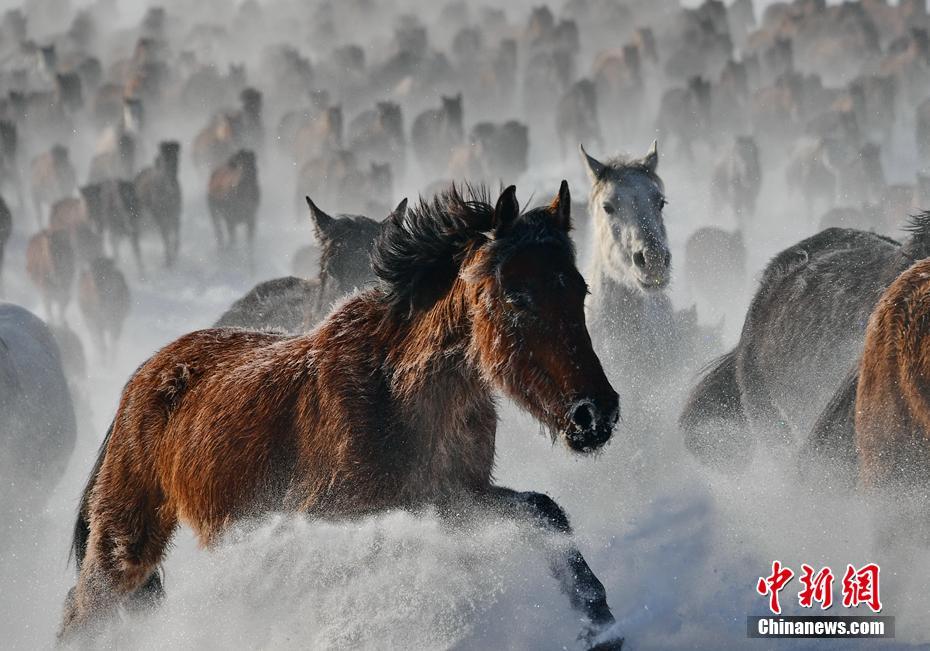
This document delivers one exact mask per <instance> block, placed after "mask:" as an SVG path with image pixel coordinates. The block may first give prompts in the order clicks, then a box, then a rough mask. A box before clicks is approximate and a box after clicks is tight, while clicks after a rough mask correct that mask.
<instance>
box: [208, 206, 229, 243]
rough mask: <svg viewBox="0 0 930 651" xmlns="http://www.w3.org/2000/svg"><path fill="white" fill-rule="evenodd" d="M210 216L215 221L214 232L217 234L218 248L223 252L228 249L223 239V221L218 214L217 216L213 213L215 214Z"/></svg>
mask: <svg viewBox="0 0 930 651" xmlns="http://www.w3.org/2000/svg"><path fill="white" fill-rule="evenodd" d="M210 216H211V218H212V220H213V232H214V233H215V234H216V247H217V248H218V249H219V250H220V251H222V250H223V249H225V248H226V244H225V242H224V239H223V223H222V222H223V220H222V218H220V216H219V215H218V214H216V212H213V214H212V215H210Z"/></svg>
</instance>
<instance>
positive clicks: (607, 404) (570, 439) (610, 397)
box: [564, 391, 620, 453]
mask: <svg viewBox="0 0 930 651" xmlns="http://www.w3.org/2000/svg"><path fill="white" fill-rule="evenodd" d="M619 418H620V397H619V396H618V395H617V393H616V392H615V391H610V393H609V394H606V395H604V396H603V397H600V398H596V399H591V398H581V399H579V400H576V401H575V402H574V403H572V405H571V407H570V408H569V411H568V426H567V427H566V429H565V432H564V435H565V442H566V443H567V444H568V447H569V448H571V449H572V450H574V451H575V452H581V453H588V452H594V451H595V450H597V449H598V448H600V447H601V446H603V445H604V444H605V443H607V441H609V440H610V436H611V434H613V431H614V426H615V425H616V424H617V420H618V419H619Z"/></svg>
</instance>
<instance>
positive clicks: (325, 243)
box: [213, 197, 407, 334]
mask: <svg viewBox="0 0 930 651" xmlns="http://www.w3.org/2000/svg"><path fill="white" fill-rule="evenodd" d="M307 204H308V205H309V206H310V217H311V218H312V219H313V227H314V229H315V231H316V237H317V240H318V241H319V242H320V246H321V247H322V249H323V251H322V255H321V256H320V262H319V273H318V275H317V277H316V278H295V277H294V276H285V277H284V278H274V279H272V280H266V281H264V282H261V283H259V284H258V285H256V286H255V287H253V288H252V289H251V290H250V291H249V292H248V293H247V294H246V295H245V296H243V297H242V298H240V299H239V300H237V301H236V302H235V303H233V304H232V306H230V308H229V309H228V310H227V311H226V312H225V313H223V316H221V317H220V318H219V320H218V321H217V322H216V323H215V324H214V325H213V327H214V328H226V327H234V328H247V329H249V330H269V329H272V330H283V331H284V332H289V333H292V334H297V333H299V332H306V331H307V330H309V329H310V328H312V327H313V326H314V325H316V324H317V322H318V321H320V319H322V318H323V317H324V316H326V314H327V312H329V309H330V307H331V306H332V304H333V303H335V302H336V301H338V300H339V299H341V298H342V297H343V296H345V295H346V294H348V293H349V292H351V291H353V290H355V289H358V288H364V287H367V286H368V285H370V284H371V283H372V282H373V281H374V279H375V274H374V271H372V269H371V263H370V261H369V259H368V256H369V254H370V253H371V248H372V246H374V243H375V239H376V238H377V237H378V233H379V232H380V231H381V224H380V223H379V222H376V221H375V220H373V219H369V218H368V217H364V216H362V215H336V217H330V216H329V215H327V214H326V213H325V212H323V211H322V210H320V209H319V208H318V207H317V206H316V204H314V203H313V201H311V200H310V197H307ZM406 210H407V200H406V199H404V200H403V201H401V202H400V204H399V205H398V206H397V208H396V209H395V210H394V212H393V213H392V214H391V217H390V218H395V217H396V218H400V217H402V216H403V214H404V213H405V212H406Z"/></svg>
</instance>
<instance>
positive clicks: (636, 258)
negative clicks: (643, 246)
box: [633, 251, 646, 269]
mask: <svg viewBox="0 0 930 651" xmlns="http://www.w3.org/2000/svg"><path fill="white" fill-rule="evenodd" d="M633 264H635V265H636V266H637V267H639V268H640V269H642V268H643V267H645V266H646V256H645V254H644V253H643V252H642V251H637V252H636V253H634V254H633Z"/></svg>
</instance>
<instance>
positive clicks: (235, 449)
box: [61, 181, 620, 649]
mask: <svg viewBox="0 0 930 651" xmlns="http://www.w3.org/2000/svg"><path fill="white" fill-rule="evenodd" d="M570 205H571V199H570V196H569V191H568V184H567V183H565V182H564V181H563V183H562V186H561V188H560V190H559V195H558V197H557V198H556V200H555V201H554V202H553V203H552V204H551V205H550V206H548V207H542V208H536V209H533V210H530V211H528V212H526V213H524V214H521V213H520V209H519V206H518V203H517V199H516V195H515V189H514V187H513V186H511V187H509V188H507V189H506V190H505V191H504V192H503V194H501V196H500V198H499V199H498V200H497V204H496V207H495V206H492V205H490V204H489V203H488V202H487V200H486V199H485V198H484V195H483V194H482V193H481V192H479V191H470V192H469V193H468V195H467V197H463V196H461V195H460V193H459V192H458V191H457V190H456V189H455V188H453V189H452V190H450V191H448V192H446V193H445V194H443V195H442V196H440V197H437V198H436V199H434V200H433V202H432V203H428V202H423V203H421V205H420V206H419V207H418V208H416V209H414V210H411V211H409V212H407V213H406V215H404V214H403V213H402V212H397V213H395V214H394V215H393V216H392V218H391V220H390V221H389V222H387V223H386V224H385V225H384V229H383V231H382V232H381V234H380V235H379V238H378V241H377V243H376V245H375V248H374V251H373V253H372V266H373V268H374V271H375V274H376V277H377V279H378V282H377V284H376V286H375V287H373V288H371V289H369V290H368V291H365V292H362V293H360V294H356V295H355V296H353V297H351V298H350V299H348V300H347V301H346V302H345V303H343V304H342V305H341V306H340V307H338V308H337V309H336V310H335V311H334V312H332V313H331V314H330V315H329V317H328V318H327V319H326V320H324V321H323V322H322V323H321V324H320V325H319V326H318V327H317V328H316V329H315V330H313V331H312V332H310V333H308V334H306V335H302V336H287V335H282V334H272V333H260V332H251V331H245V330H236V329H212V330H202V331H199V332H194V333H191V334H188V335H186V336H184V337H182V338H180V339H178V340H177V341H175V342H174V343H171V344H169V345H168V346H166V347H165V348H163V349H162V350H161V351H159V352H158V353H156V354H155V355H154V356H153V357H152V358H151V359H149V360H148V361H147V362H146V363H145V364H143V365H142V367H141V368H139V370H138V371H137V372H136V373H135V375H133V377H132V378H131V379H130V380H129V383H128V384H127V385H126V388H125V389H124V391H123V395H122V398H121V401H120V405H119V408H118V411H117V413H116V417H115V418H114V420H113V424H112V425H111V427H110V430H109V432H108V433H107V437H106V441H105V442H104V445H103V448H102V450H101V452H100V456H99V458H98V461H97V465H96V467H95V468H94V470H93V473H92V475H91V478H90V481H89V483H88V485H87V488H86V489H85V492H84V495H83V499H82V503H81V508H80V513H79V517H78V520H77V524H76V526H75V535H74V543H73V548H74V552H75V554H76V557H77V561H78V566H79V568H80V570H79V577H78V583H77V586H76V587H75V588H74V589H73V590H72V592H71V593H70V594H69V596H68V599H67V603H66V605H65V612H64V620H63V624H62V630H61V634H62V636H68V635H69V634H72V633H74V632H76V631H78V630H79V629H81V628H82V627H84V626H85V625H87V624H89V623H90V622H92V621H94V620H97V619H98V618H100V617H101V616H102V615H104V614H105V613H107V612H109V611H112V609H113V608H115V607H116V606H118V605H119V604H121V603H125V602H126V601H127V600H128V601H129V602H130V603H133V602H136V603H138V600H143V601H142V603H144V601H145V600H147V599H152V598H153V597H154V596H156V595H158V594H160V593H161V582H160V578H159V574H158V572H157V570H156V568H157V566H158V564H159V562H160V561H161V559H162V557H163V555H164V552H165V549H166V547H167V545H168V543H169V541H170V539H171V537H172V534H173V533H174V531H175V529H176V528H177V526H178V524H179V522H181V521H183V522H186V523H187V524H189V525H190V526H191V527H192V528H193V529H194V531H195V532H196V534H197V535H198V537H199V539H200V541H201V543H202V544H203V545H204V546H209V545H211V544H214V543H216V542H217V541H218V540H219V538H220V536H221V535H222V533H223V532H224V530H226V529H227V528H228V526H229V525H230V524H231V523H232V522H234V521H236V520H237V519H240V518H243V517H247V516H250V515H256V514H261V513H263V512H267V511H271V510H286V511H294V512H301V513H308V514H311V515H315V516H323V517H353V516H360V515H364V514H369V513H373V512H378V511H382V510H384V509H393V508H406V509H417V508H419V507H422V506H425V505H434V506H436V507H437V508H438V509H439V510H440V512H441V513H447V514H449V515H450V516H453V517H455V516H456V514H457V513H459V512H460V511H461V508H462V507H463V506H467V505H468V504H477V505H479V508H480V507H483V509H481V510H492V511H496V512H501V513H504V514H506V515H508V516H510V517H514V518H519V519H523V520H526V521H529V522H532V523H534V524H536V525H537V526H539V527H540V528H542V529H544V530H547V531H551V532H555V533H558V534H562V535H565V536H567V535H569V534H570V532H571V529H570V527H569V523H568V519H567V517H566V515H565V513H564V512H563V511H562V510H561V508H560V507H559V506H558V505H556V504H555V502H553V501H552V500H551V499H550V498H549V497H547V496H545V495H542V494H539V493H518V492H516V491H513V490H510V489H507V488H502V487H499V486H495V485H494V484H493V483H492V471H493V468H494V449H495V432H496V429H497V412H496V409H495V405H494V392H495V391H496V390H499V391H503V392H504V393H505V394H507V395H508V396H510V397H511V398H513V399H514V400H515V401H516V402H517V403H518V404H519V405H521V406H522V407H523V408H524V409H526V410H527V411H529V412H530V413H531V414H533V415H534V416H535V417H536V418H537V419H539V420H540V421H541V422H542V423H543V424H544V425H545V426H546V427H548V428H549V429H550V430H551V431H552V433H553V437H554V438H559V439H561V440H562V441H564V442H565V444H566V445H567V446H568V447H569V449H570V450H572V451H574V452H577V453H581V454H584V453H591V452H593V451H595V450H597V449H599V448H601V447H602V446H603V445H604V444H605V443H606V442H607V441H608V439H610V437H611V433H612V432H613V429H614V425H615V424H616V422H617V419H618V417H619V400H618V396H617V394H616V392H615V391H614V389H613V387H611V385H610V383H609V382H608V380H607V377H606V376H605V374H604V371H603V369H602V368H601V363H600V361H599V360H598V358H597V356H596V355H595V353H594V350H593V348H592V346H591V339H590V337H589V336H588V331H587V328H586V326H585V318H584V299H585V294H586V291H587V288H586V285H585V282H584V280H583V279H582V277H581V274H580V273H579V272H578V270H577V268H576V265H575V252H574V248H573V246H572V243H571V240H570V239H569V235H568V233H569V229H570ZM550 562H551V569H552V572H553V574H554V575H555V576H556V577H557V578H558V580H559V581H560V582H561V585H562V588H563V590H564V592H565V593H566V594H567V595H568V597H569V600H570V602H571V604H572V606H573V608H575V609H576V610H577V611H578V612H579V615H581V616H582V617H583V619H584V622H585V630H584V631H583V635H584V638H585V640H586V641H587V642H588V643H590V644H593V645H596V647H597V648H602V649H616V648H619V646H620V641H619V640H618V639H615V638H611V637H610V636H611V633H610V632H608V631H607V629H608V628H609V627H610V626H611V625H612V624H613V622H614V618H613V615H612V614H611V612H610V608H609V607H608V605H607V600H606V594H605V590H604V587H603V585H602V584H601V582H600V581H599V580H598V579H597V578H596V577H595V575H594V573H593V572H592V571H591V569H590V568H589V567H588V564H587V563H586V562H585V560H584V558H583V557H582V555H581V553H580V552H579V551H578V550H577V549H576V548H575V547H574V546H572V545H571V544H566V545H565V546H560V548H559V550H558V551H554V552H552V556H551V557H550ZM605 638H607V639H605Z"/></svg>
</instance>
